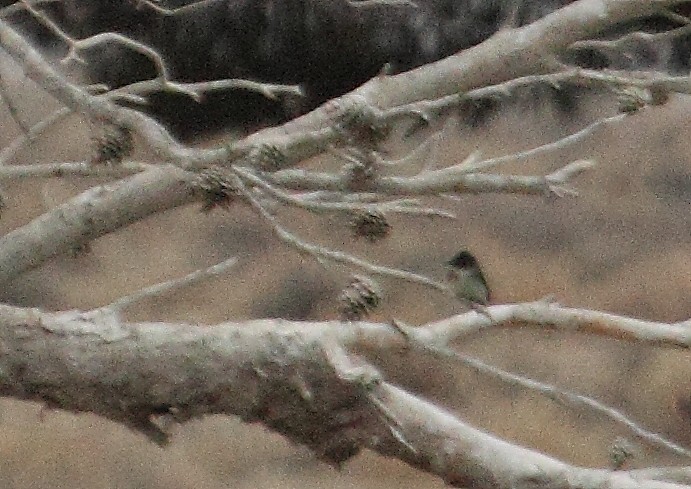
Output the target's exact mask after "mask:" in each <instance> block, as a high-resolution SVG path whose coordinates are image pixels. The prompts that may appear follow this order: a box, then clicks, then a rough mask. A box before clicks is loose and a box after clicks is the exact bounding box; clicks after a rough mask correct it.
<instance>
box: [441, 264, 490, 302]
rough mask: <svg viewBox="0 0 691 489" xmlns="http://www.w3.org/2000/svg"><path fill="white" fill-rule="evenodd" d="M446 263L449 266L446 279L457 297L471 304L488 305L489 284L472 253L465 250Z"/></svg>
mask: <svg viewBox="0 0 691 489" xmlns="http://www.w3.org/2000/svg"><path fill="white" fill-rule="evenodd" d="M446 264H447V266H448V268H449V271H448V273H447V275H446V279H447V280H448V282H449V285H450V287H451V290H453V293H454V295H455V296H456V298H458V299H459V300H461V301H463V302H470V304H471V305H477V304H480V305H482V306H486V305H487V304H488V303H489V298H490V297H489V295H490V294H489V286H488V285H487V281H486V280H485V276H484V275H483V274H482V270H480V265H479V263H478V262H477V260H476V259H475V257H474V256H473V255H472V254H471V253H469V252H468V251H465V250H463V251H461V252H459V253H458V254H457V255H455V256H454V257H453V258H451V260H449V261H448V262H446Z"/></svg>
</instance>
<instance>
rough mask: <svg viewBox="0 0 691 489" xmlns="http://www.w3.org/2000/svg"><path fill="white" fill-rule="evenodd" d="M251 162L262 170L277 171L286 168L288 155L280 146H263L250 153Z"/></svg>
mask: <svg viewBox="0 0 691 489" xmlns="http://www.w3.org/2000/svg"><path fill="white" fill-rule="evenodd" d="M249 160H250V162H251V163H252V165H253V166H255V167H256V168H259V169H260V170H264V171H276V170H280V169H281V168H283V167H284V166H285V162H286V155H285V154H284V153H283V151H282V150H281V149H280V148H279V147H278V146H274V145H272V144H262V145H261V146H259V147H257V148H255V149H253V150H252V151H251V152H250V154H249Z"/></svg>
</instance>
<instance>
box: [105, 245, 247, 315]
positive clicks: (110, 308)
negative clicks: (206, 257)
mask: <svg viewBox="0 0 691 489" xmlns="http://www.w3.org/2000/svg"><path fill="white" fill-rule="evenodd" d="M237 262H238V259H237V258H236V257H233V258H228V259H227V260H224V261H222V262H220V263H216V264H215V265H212V266H210V267H208V268H201V269H199V270H195V271H194V272H192V273H189V274H187V275H185V276H184V277H180V278H177V279H173V280H169V281H167V282H161V283H158V284H154V285H152V286H150V287H146V288H144V289H141V290H138V291H137V292H135V293H133V294H130V295H127V296H125V297H121V298H119V299H118V300H116V301H114V302H112V303H110V304H108V305H107V306H104V307H102V308H100V309H98V311H99V312H105V313H108V314H114V315H116V316H118V315H120V314H121V313H122V312H123V311H124V310H125V309H127V308H128V307H131V306H132V305H134V304H136V303H137V302H141V301H143V300H148V299H152V298H156V297H160V296H162V295H164V294H170V293H171V292H176V291H178V290H181V289H184V288H186V287H189V286H191V285H195V284H198V283H200V282H202V281H204V280H207V279H209V278H211V277H215V276H218V275H221V274H222V273H225V272H226V271H227V270H228V269H229V268H231V267H232V266H234V265H235V264H236V263H237Z"/></svg>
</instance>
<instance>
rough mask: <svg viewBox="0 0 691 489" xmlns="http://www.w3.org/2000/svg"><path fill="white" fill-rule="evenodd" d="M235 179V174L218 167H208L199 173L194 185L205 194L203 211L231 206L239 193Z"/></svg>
mask: <svg viewBox="0 0 691 489" xmlns="http://www.w3.org/2000/svg"><path fill="white" fill-rule="evenodd" d="M234 179H235V175H233V174H232V173H230V172H229V171H227V170H223V169H222V168H218V167H214V168H207V169H205V170H202V171H201V172H200V173H199V175H198V176H197V178H196V180H195V182H194V183H193V185H194V188H195V190H196V191H199V192H201V193H202V194H203V198H204V204H203V205H202V212H209V211H211V210H213V209H214V208H216V207H225V208H228V207H230V206H231V204H232V203H233V201H234V200H235V198H236V197H237V195H238V190H237V187H236V186H235V183H234V181H233V180H234Z"/></svg>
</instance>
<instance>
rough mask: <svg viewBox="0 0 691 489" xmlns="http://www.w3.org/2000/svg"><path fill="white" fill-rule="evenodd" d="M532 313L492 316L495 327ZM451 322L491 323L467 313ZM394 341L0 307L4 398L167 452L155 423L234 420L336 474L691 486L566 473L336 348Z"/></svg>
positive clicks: (299, 327)
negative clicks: (410, 472) (393, 463)
mask: <svg viewBox="0 0 691 489" xmlns="http://www.w3.org/2000/svg"><path fill="white" fill-rule="evenodd" d="M531 307H535V304H525V305H520V304H519V305H508V306H494V307H492V308H490V309H491V313H492V315H493V316H496V317H498V318H502V317H506V315H507V314H508V313H509V311H510V310H514V312H515V313H516V315H517V316H520V315H521V314H520V311H523V313H525V310H526V309H529V308H531ZM550 307H551V308H552V309H554V310H553V311H552V316H553V317H556V316H558V315H560V314H561V315H563V316H568V313H569V310H563V309H562V308H559V307H556V306H550ZM538 312H540V310H539V308H538V309H535V311H534V315H533V316H532V319H533V320H535V321H537V319H538V316H537V314H538ZM541 312H542V313H547V314H548V316H549V312H545V311H541ZM582 314H586V313H585V312H582ZM587 314H590V315H601V316H605V315H602V314H601V313H596V312H592V311H591V312H589V313H587ZM459 318H465V319H466V320H467V321H469V322H477V321H482V322H486V321H487V318H486V317H485V316H484V315H480V314H476V313H468V314H466V315H464V316H460V317H459ZM621 320H622V321H625V318H621ZM670 327H671V326H670ZM680 327H681V326H680ZM686 329H687V331H688V329H689V326H688V325H687V326H686ZM375 333H376V334H375ZM368 335H374V336H373V337H370V338H367V336H368ZM371 340H374V341H371ZM404 342H405V335H402V334H400V331H399V330H397V329H396V328H393V327H391V326H390V325H386V324H374V323H342V322H337V321H330V322H292V321H285V320H256V321H248V322H245V323H242V324H234V323H223V324H218V325H215V326H213V327H209V326H196V325H191V324H170V323H122V322H119V321H118V320H117V319H116V318H115V317H114V316H113V315H109V314H108V313H107V311H104V310H96V311H93V312H79V311H70V312H65V313H47V312H43V311H40V310H37V309H22V308H15V307H9V306H0V343H2V345H3V348H4V354H3V355H2V356H0V371H2V372H3V375H2V377H0V395H3V396H10V397H14V398H18V399H28V400H33V401H38V402H43V403H45V404H47V405H48V406H49V407H53V408H60V409H64V410H68V411H73V412H82V411H86V412H91V413H95V414H99V415H101V416H104V417H106V418H109V419H111V420H114V421H116V422H119V423H123V424H125V425H126V426H129V427H130V428H132V429H134V430H136V431H138V432H141V433H144V434H145V435H146V436H148V437H149V438H150V439H152V440H154V441H156V442H158V443H166V442H167V441H168V435H167V433H166V432H165V431H163V429H162V428H161V427H160V426H159V424H160V425H165V424H166V423H167V422H169V421H176V422H179V423H183V422H186V421H189V420H191V419H196V418H198V417H200V416H205V415H210V414H225V415H237V416H239V417H240V418H242V419H243V420H245V421H248V422H260V423H262V424H264V425H266V426H267V427H269V428H270V429H272V430H274V431H276V432H278V433H280V434H282V435H284V436H286V437H288V438H289V439H290V440H292V441H293V442H295V443H299V444H304V445H306V446H308V447H309V448H311V449H312V450H313V451H314V452H315V453H316V454H317V455H318V456H319V457H320V458H321V459H322V460H324V461H326V462H329V463H332V464H341V463H343V462H345V461H347V460H348V459H350V458H351V457H353V456H354V455H355V454H357V453H358V452H359V451H360V450H361V449H363V448H370V449H372V450H375V451H377V452H378V453H381V454H383V455H385V456H389V457H395V458H398V459H400V460H402V461H405V462H406V463H408V464H411V465H412V466H414V467H417V468H419V469H421V470H425V471H427V472H430V473H432V474H436V475H438V476H439V477H442V478H443V479H444V480H445V481H446V482H447V483H448V484H451V485H454V486H457V487H479V488H496V489H503V488H507V489H508V488H515V487H528V486H529V485H530V484H533V485H530V487H535V485H538V486H546V487H559V488H561V487H564V488H584V489H585V488H595V487H605V486H606V487H611V488H639V487H640V488H648V489H650V488H653V489H663V488H664V489H672V488H676V489H680V488H682V487H686V488H687V489H688V487H689V486H683V485H680V484H673V483H669V482H663V481H662V480H664V475H661V474H657V475H656V476H655V477H651V478H650V479H648V478H645V477H644V476H643V475H641V474H642V473H641V472H637V474H636V475H637V477H636V478H635V479H634V478H633V476H632V475H630V474H629V473H628V472H627V471H625V470H619V471H610V470H603V469H587V468H581V467H574V466H571V465H568V464H565V463H562V462H560V461H558V460H556V459H553V458H551V457H548V456H546V455H543V454H541V453H538V452H535V451H532V450H528V449H526V448H522V447H520V446H517V445H514V444H511V443H508V442H505V441H503V440H500V439H498V438H496V437H494V436H492V435H489V434H487V433H485V432H483V431H481V430H478V429H477V428H474V427H472V426H470V425H468V424H467V423H465V422H463V421H462V420H460V419H459V418H458V417H456V416H455V415H452V414H451V413H449V412H446V411H444V410H443V409H441V408H439V407H438V406H435V405H433V404H432V403H430V402H427V401H425V400H423V399H421V398H419V397H417V396H415V395H413V394H411V393H408V392H405V391H403V390H401V389H400V388H397V387H395V386H393V385H391V384H388V383H387V382H386V381H385V379H383V378H382V376H381V374H380V373H379V372H377V370H375V369H374V368H373V367H372V366H370V365H369V364H367V363H366V362H365V361H364V360H363V359H360V358H356V357H354V356H352V355H350V354H349V353H347V352H346V351H345V350H344V348H347V347H350V346H357V345H362V344H363V343H367V345H368V346H369V347H370V348H372V347H375V348H378V349H379V350H386V349H389V350H390V351H393V350H392V349H393V348H395V349H396V351H398V349H400V348H401V346H404V344H405V343H404ZM36 358H40V359H41V361H40V362H36V361H35V359H36ZM164 421H165V422H164ZM661 479H662V480H661ZM529 483H530V484H529Z"/></svg>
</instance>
